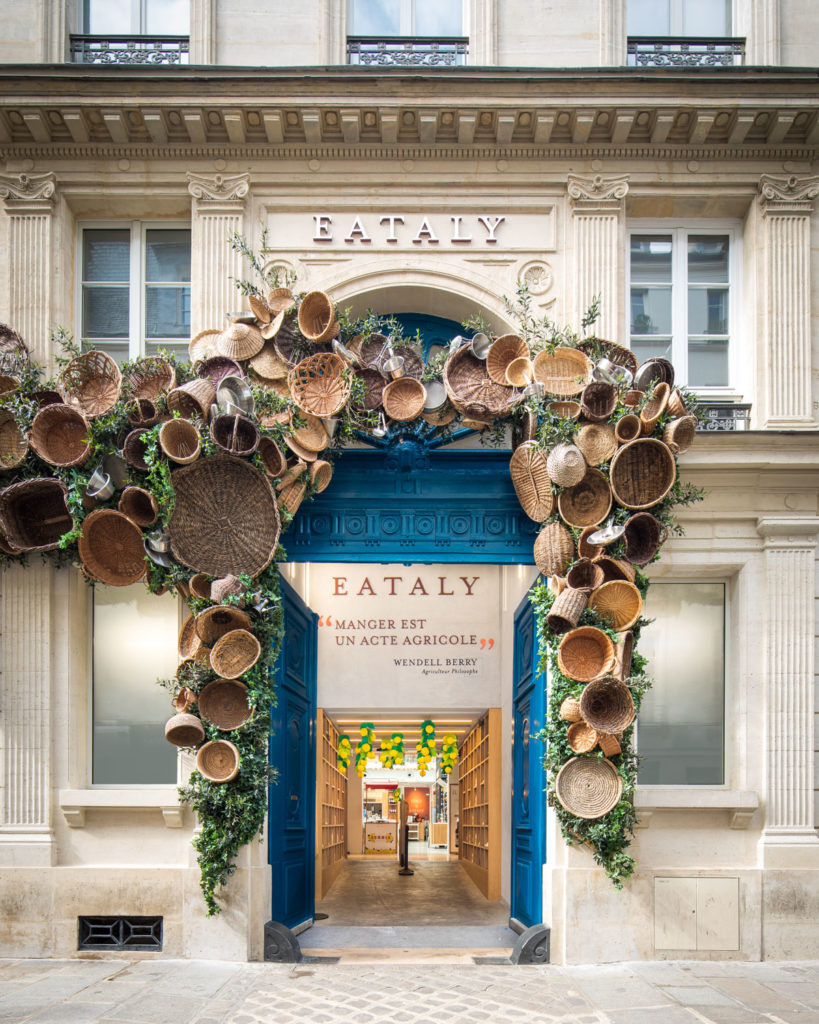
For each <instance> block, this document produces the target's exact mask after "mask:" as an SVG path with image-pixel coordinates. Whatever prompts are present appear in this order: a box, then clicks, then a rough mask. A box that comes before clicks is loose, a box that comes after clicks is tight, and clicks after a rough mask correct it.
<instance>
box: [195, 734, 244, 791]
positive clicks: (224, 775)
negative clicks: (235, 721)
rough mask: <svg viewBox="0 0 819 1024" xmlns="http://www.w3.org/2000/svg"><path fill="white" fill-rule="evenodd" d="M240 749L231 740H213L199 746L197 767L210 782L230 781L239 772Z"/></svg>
mask: <svg viewBox="0 0 819 1024" xmlns="http://www.w3.org/2000/svg"><path fill="white" fill-rule="evenodd" d="M239 761H240V758H239V749H238V747H236V746H235V745H234V744H233V743H231V742H230V740H211V742H210V743H205V744H204V745H203V746H201V747H200V748H199V752H198V753H197V755H196V768H197V771H198V772H199V774H200V775H203V776H204V777H205V778H206V779H208V780H210V782H219V783H224V782H230V781H231V780H232V779H235V778H236V776H237V775H238V774H239Z"/></svg>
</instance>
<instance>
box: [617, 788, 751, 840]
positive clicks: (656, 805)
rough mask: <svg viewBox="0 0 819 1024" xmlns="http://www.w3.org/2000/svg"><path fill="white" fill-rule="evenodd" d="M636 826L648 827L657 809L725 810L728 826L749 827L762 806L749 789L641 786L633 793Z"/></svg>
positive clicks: (700, 812) (685, 811) (679, 812)
mask: <svg viewBox="0 0 819 1024" xmlns="http://www.w3.org/2000/svg"><path fill="white" fill-rule="evenodd" d="M634 807H635V809H636V811H637V815H638V821H637V828H648V827H649V826H650V824H651V821H652V818H653V816H654V814H655V812H657V811H671V812H673V813H675V814H681V813H684V814H698V815H699V814H702V813H703V812H704V811H726V812H727V817H728V827H729V828H733V829H746V828H749V827H750V824H751V820H752V818H753V816H754V814H756V812H757V810H759V796H758V795H757V794H756V793H754V792H752V791H750V790H732V789H710V788H708V787H705V786H690V787H671V788H669V787H664V786H638V787H637V791H636V793H635V795H634Z"/></svg>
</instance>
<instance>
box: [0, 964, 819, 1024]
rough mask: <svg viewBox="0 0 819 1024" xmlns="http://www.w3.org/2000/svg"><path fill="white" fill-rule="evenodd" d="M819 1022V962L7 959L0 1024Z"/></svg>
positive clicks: (0, 984)
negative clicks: (505, 964)
mask: <svg viewBox="0 0 819 1024" xmlns="http://www.w3.org/2000/svg"><path fill="white" fill-rule="evenodd" d="M24 1021H25V1022H26V1024H28V1022H29V1021H37V1022H42V1024H291V1022H301V1021H304V1022H310V1024H342V1022H344V1024H347V1022H350V1024H352V1022H355V1024H382V1022H384V1024H495V1022H500V1024H503V1022H507V1021H508V1022H510V1024H512V1022H514V1024H535V1022H537V1024H543V1022H560V1024H706V1022H714V1024H819V963H798V964H797V963H787V964H772V963H767V964H756V963H749V964H729V963H701V962H700V963H696V962H691V961H675V962H666V963H631V964H617V965H605V966H586V967H483V966H481V967H479V966H442V965H439V964H431V965H430V964H426V965H424V964H418V963H416V964H375V965H374V964H337V965H327V964H304V965H296V966H293V967H288V966H283V965H274V964H230V963H222V962H213V961H201V960H198V961H180V960H142V961H130V962H129V961H122V960H118V961H112V960H108V961H104V960H91V961H89V960H86V961H77V960H71V961H66V960H5V961H3V960H0V1022H2V1024H11V1022H15V1024H18V1022H19V1024H22V1022H24Z"/></svg>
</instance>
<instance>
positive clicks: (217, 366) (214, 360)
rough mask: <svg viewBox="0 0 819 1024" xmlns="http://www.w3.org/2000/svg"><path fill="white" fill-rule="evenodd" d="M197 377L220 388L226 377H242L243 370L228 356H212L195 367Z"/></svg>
mask: <svg viewBox="0 0 819 1024" xmlns="http://www.w3.org/2000/svg"><path fill="white" fill-rule="evenodd" d="M195 370H196V376H197V377H201V378H202V380H207V381H210V383H211V384H212V385H213V386H214V387H215V388H218V387H219V385H220V384H221V383H222V381H223V380H224V379H225V377H241V376H242V368H241V366H240V365H239V364H238V363H237V362H236V360H235V359H228V358H227V356H211V357H210V358H209V359H203V360H202V361H201V362H199V363H197V364H196V366H195Z"/></svg>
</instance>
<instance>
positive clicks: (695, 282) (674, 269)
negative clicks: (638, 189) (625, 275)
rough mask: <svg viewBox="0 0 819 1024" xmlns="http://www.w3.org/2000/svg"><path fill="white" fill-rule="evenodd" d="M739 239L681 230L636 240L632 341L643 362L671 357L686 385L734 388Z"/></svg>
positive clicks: (643, 233)
mask: <svg viewBox="0 0 819 1024" xmlns="http://www.w3.org/2000/svg"><path fill="white" fill-rule="evenodd" d="M738 246H739V241H738V238H737V237H736V236H735V232H734V231H733V230H732V229H726V230H722V231H714V230H707V231H706V230H702V229H688V228H683V227H676V228H671V229H664V230H647V229H640V230H637V229H635V230H633V231H631V233H630V237H629V313H630V315H629V321H630V322H629V338H630V344H631V349H632V351H633V352H634V354H635V355H636V356H637V358H638V360H639V361H640V362H644V361H645V360H646V359H651V358H652V357H662V358H665V359H669V360H670V361H671V362H672V363H673V364H674V366H675V368H676V371H677V375H678V379H679V381H680V383H683V384H687V385H688V386H689V387H692V388H697V389H701V388H727V387H729V386H730V385H731V383H732V380H731V351H730V343H731V335H732V322H733V318H734V315H735V307H736V306H737V297H736V291H737V287H738V285H737V283H736V281H735V280H734V278H735V267H736V266H737V265H738V258H737V249H738Z"/></svg>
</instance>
